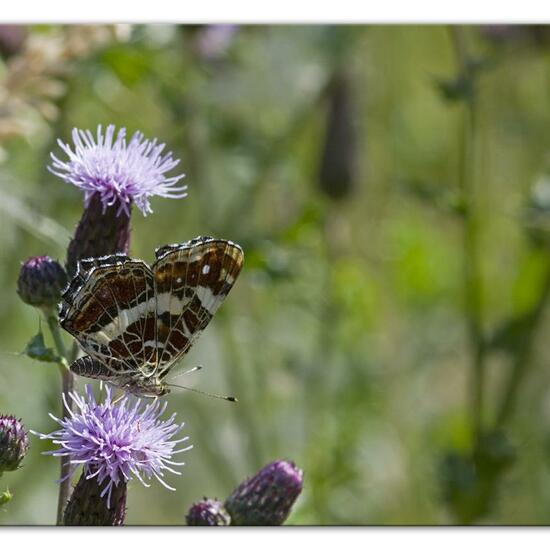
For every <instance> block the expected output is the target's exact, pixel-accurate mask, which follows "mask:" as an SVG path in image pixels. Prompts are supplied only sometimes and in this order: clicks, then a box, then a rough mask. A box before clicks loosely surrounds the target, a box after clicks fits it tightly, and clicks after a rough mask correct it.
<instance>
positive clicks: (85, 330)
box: [59, 237, 244, 397]
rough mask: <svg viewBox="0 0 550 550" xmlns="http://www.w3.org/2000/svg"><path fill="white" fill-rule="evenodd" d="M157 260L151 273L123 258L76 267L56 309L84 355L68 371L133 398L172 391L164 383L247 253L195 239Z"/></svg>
mask: <svg viewBox="0 0 550 550" xmlns="http://www.w3.org/2000/svg"><path fill="white" fill-rule="evenodd" d="M155 256H156V260H155V262H154V263H153V264H152V265H151V266H149V265H147V263H145V262H144V261H142V260H137V259H132V258H130V257H128V256H126V255H125V254H112V255H109V256H103V257H100V258H89V259H85V260H80V262H79V264H78V270H77V272H76V274H75V276H74V278H73V279H72V281H71V282H70V283H69V285H68V287H67V288H66V290H65V291H64V293H63V295H62V301H61V304H60V310H59V321H60V325H61V326H62V327H63V328H64V329H65V330H66V331H67V332H69V333H70V334H71V335H72V336H74V337H75V338H76V340H77V341H78V343H79V344H80V346H81V347H82V349H83V350H84V351H85V352H86V354H87V355H85V356H84V357H81V358H79V359H77V360H76V361H74V362H73V363H72V364H71V365H70V369H71V371H72V372H74V373H75V374H78V375H80V376H85V377H88V378H95V379H99V380H105V381H108V382H110V383H112V384H114V385H116V386H118V387H120V388H123V389H125V390H127V391H129V392H131V393H133V394H135V395H138V396H145V397H155V396H161V395H165V394H166V393H168V392H169V389H168V388H167V385H166V383H165V382H164V381H163V379H164V378H165V376H166V375H167V374H168V372H169V371H170V369H171V368H172V366H173V365H174V364H175V363H177V362H178V361H179V360H180V359H181V357H182V356H183V355H185V354H186V353H187V352H188V351H189V349H190V348H191V346H192V345H193V343H194V342H195V340H196V339H197V338H198V337H199V336H200V334H201V333H202V331H203V330H204V329H205V328H206V326H207V325H208V323H209V322H210V320H211V319H212V317H213V315H214V314H215V313H216V311H217V309H218V308H219V307H220V305H221V304H222V302H223V301H224V299H225V297H226V296H227V294H228V293H229V291H230V290H231V289H232V288H233V285H234V284H235V281H236V279H237V277H238V275H239V273H240V271H241V268H242V266H243V261H244V254H243V251H242V248H241V247H240V246H239V245H237V244H235V243H232V242H231V241H226V240H223V239H215V238H213V237H197V238H195V239H192V240H191V241H188V242H185V243H182V244H172V245H166V246H162V247H160V248H157V249H156V250H155Z"/></svg>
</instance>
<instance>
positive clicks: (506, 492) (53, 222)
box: [0, 25, 550, 524]
mask: <svg viewBox="0 0 550 550" xmlns="http://www.w3.org/2000/svg"><path fill="white" fill-rule="evenodd" d="M456 30H457V29H454V30H453V29H449V28H446V27H444V26H437V25H436V26H365V27H360V26H353V27H321V26H250V27H237V28H235V29H233V32H232V33H228V35H229V38H228V39H227V43H224V44H222V47H218V49H217V50H216V48H213V50H214V53H212V48H210V49H209V48H208V47H206V48H205V46H204V44H205V41H206V43H207V44H208V42H207V38H208V35H206V34H205V33H206V32H208V31H212V29H211V28H210V29H207V28H204V27H191V26H189V27H177V26H173V25H158V26H135V27H132V28H131V29H130V31H129V33H127V34H126V35H125V37H124V38H123V39H121V38H113V39H111V40H109V41H107V42H105V43H102V44H101V46H100V47H97V48H95V49H92V50H91V51H89V52H87V53H86V55H81V56H79V57H75V58H74V59H72V60H71V61H70V62H68V63H67V64H66V67H65V70H64V71H63V72H62V74H60V75H57V76H56V78H59V79H60V81H62V83H63V85H64V91H63V93H62V94H60V95H59V96H58V97H56V98H54V99H53V100H52V101H53V103H54V104H55V106H56V107H57V109H58V111H57V115H56V116H55V117H51V119H48V120H46V122H45V123H44V124H42V125H41V126H40V125H39V126H38V127H37V130H36V132H35V133H31V134H29V133H27V134H24V135H19V136H17V135H16V136H13V137H10V138H9V139H4V141H3V142H2V146H3V148H4V149H3V155H2V157H3V162H2V164H1V165H0V194H1V196H0V203H1V204H0V208H1V209H2V231H1V232H0V265H1V269H0V289H1V292H2V295H1V300H0V326H1V331H0V411H1V412H3V413H7V414H14V415H17V416H18V417H21V418H22V419H23V421H24V422H25V424H26V425H27V427H28V428H32V429H34V430H37V431H39V432H48V431H51V430H52V429H53V428H54V423H53V421H52V420H51V419H50V418H49V417H48V415H47V412H48V411H51V412H53V413H54V414H59V410H58V409H59V391H60V381H59V374H58V372H57V368H56V367H55V366H54V365H52V364H50V363H47V362H38V361H32V360H31V359H29V358H28V357H25V356H22V355H21V353H20V352H21V351H22V350H24V349H25V347H26V346H27V343H28V342H29V340H30V339H31V337H32V336H33V335H35V334H37V332H38V329H39V315H38V313H37V312H36V311H34V310H33V309H32V308H30V307H28V306H26V305H25V304H23V303H22V302H21V301H20V300H19V298H18V297H17V294H16V292H15V288H16V280H17V275H18V270H19V266H20V262H22V261H23V260H25V259H26V258H27V257H28V256H31V255H39V254H48V255H50V256H52V257H54V258H59V259H60V260H61V261H64V258H65V247H66V244H67V243H68V236H69V235H70V233H71V231H72V230H73V228H74V226H75V224H76V222H77V221H78V219H79V217H80V214H81V210H82V201H81V196H80V193H79V192H78V191H77V190H76V189H74V188H72V187H71V186H69V185H67V184H64V183H62V182H61V181H60V180H59V179H58V178H56V177H54V176H53V175H51V174H50V173H49V172H47V170H46V165H47V163H48V155H49V152H50V151H55V150H56V147H57V146H56V144H55V140H56V139H57V138H61V139H63V140H64V141H67V140H68V139H69V135H70V131H71V129H72V128H73V127H79V128H90V129H93V128H95V127H96V125H97V124H98V123H101V124H103V125H107V124H109V123H114V124H117V125H119V126H125V127H126V128H127V129H128V132H129V133H132V132H133V131H135V130H137V129H139V130H141V131H142V132H144V133H145V135H146V136H147V137H154V136H157V137H158V138H159V139H160V140H161V141H163V142H166V143H167V147H168V148H169V149H170V150H172V151H173V152H174V153H175V156H176V157H181V159H182V164H181V166H182V168H183V170H184V171H185V172H186V174H187V178H186V181H187V183H188V184H189V197H188V198H187V199H184V200H179V201H169V200H164V199H155V200H154V201H153V209H154V214H152V215H151V216H149V217H147V218H144V217H142V216H141V214H140V213H139V212H137V211H136V212H134V215H133V220H132V244H131V254H132V255H134V256H136V257H140V258H143V259H144V260H147V261H150V260H152V258H153V251H154V248H155V247H157V246H160V245H163V244H166V243H172V242H180V241H184V240H188V239H190V238H192V237H194V236H196V235H208V234H212V235H216V236H219V237H223V238H227V239H231V240H234V241H236V242H238V243H240V244H241V245H242V246H243V248H244V250H245V256H246V261H245V268H244V271H243V274H242V275H241V277H240V279H239V281H238V283H237V285H236V287H235V289H234V290H233V291H232V293H231V296H230V297H229V299H228V301H227V303H226V304H225V305H224V307H223V308H222V310H221V311H220V312H219V313H218V315H217V316H216V318H215V319H214V320H213V321H212V323H211V325H210V327H209V328H208V330H207V331H206V332H205V334H204V335H203V336H202V337H201V339H200V340H199V341H198V342H197V344H196V345H195V347H194V348H193V350H192V351H191V352H190V353H189V354H188V356H187V357H186V358H185V360H184V363H185V365H187V366H194V365H197V364H202V365H204V366H205V369H204V370H203V371H202V373H201V374H200V375H191V376H193V377H194V378H193V379H191V377H190V378H189V379H188V380H186V382H187V383H189V384H191V385H193V386H195V387H197V388H202V389H205V390H207V391H214V392H220V393H227V394H232V395H236V396H237V397H238V398H239V403H238V404H237V405H231V404H228V403H225V402H222V401H218V400H213V399H212V400H211V399H207V398H204V397H202V396H198V395H195V394H192V393H191V392H183V391H182V392H181V393H178V392H175V393H172V394H171V395H170V396H169V397H168V400H169V409H170V410H173V411H177V412H178V417H179V418H181V419H184V420H185V421H186V423H187V433H188V434H189V435H190V437H191V440H192V442H193V444H194V446H195V447H194V449H193V451H192V452H190V453H188V454H186V461H187V464H186V465H185V467H184V469H183V476H182V477H181V478H176V479H173V480H172V481H173V483H174V484H175V485H176V487H177V492H175V493H171V492H168V491H166V490H165V489H163V488H162V487H161V486H159V485H155V484H154V485H153V486H152V487H151V488H150V489H145V488H143V487H141V486H140V485H139V484H138V483H133V484H131V485H130V489H129V495H128V518H127V519H128V523H130V524H184V522H185V519H184V518H185V513H186V511H187V509H188V508H189V506H190V505H191V503H192V502H195V501H198V500H200V499H201V498H202V497H203V496H205V495H207V496H209V497H219V498H224V497H225V496H226V495H227V494H229V493H230V491H231V490H232V489H233V488H234V486H235V485H237V484H238V483H239V482H240V481H241V479H242V478H243V477H244V476H246V475H250V474H252V473H253V472H255V471H256V470H258V469H259V468H260V467H261V466H263V465H264V464H266V463H267V462H269V461H271V460H274V459H277V458H288V459H291V460H294V461H295V462H296V463H297V464H298V466H300V467H301V468H303V469H304V472H305V483H304V492H303V494H302V496H301V497H300V499H299V501H298V503H297V505H296V507H295V510H294V512H293V514H292V515H291V517H290V520H289V523H294V524H441V523H453V522H458V523H469V522H473V521H478V522H485V523H496V524H510V523H513V524H533V523H548V517H550V516H549V511H550V469H549V465H550V464H549V461H550V445H549V441H550V429H549V420H550V407H549V403H550V394H549V390H548V389H547V388H549V387H550V369H548V364H549V359H550V356H549V352H548V350H547V349H546V346H545V338H546V335H547V334H548V333H549V331H550V325H549V320H548V318H547V315H546V308H545V306H546V301H547V298H546V297H547V294H548V288H550V283H549V281H550V276H549V275H548V274H549V273H550V255H549V251H548V244H549V241H548V235H549V233H548V227H549V225H548V220H550V217H549V215H548V206H547V203H548V201H547V200H546V198H547V193H546V194H545V193H544V189H545V188H544V185H545V183H544V182H545V181H546V180H545V178H547V177H548V176H547V173H548V169H549V168H550V166H549V164H548V159H549V157H548V152H549V150H550V101H549V100H548V99H549V97H550V49H549V46H548V43H547V42H548V41H547V39H546V37H547V36H548V31H547V30H546V29H545V28H540V27H538V28H536V29H532V28H528V27H524V28H522V29H519V30H518V29H517V28H509V27H508V31H507V32H505V31H506V29H505V28H494V27H492V28H480V27H465V28H462V29H460V33H459V35H457V34H456V32H455V31H456ZM59 32H63V28H62V27H38V28H37V27H32V28H29V29H28V35H29V36H30V37H32V38H36V37H42V38H43V39H44V37H45V38H46V39H47V37H48V35H49V33H50V34H51V33H59ZM213 36H215V35H213ZM457 36H458V37H459V38H460V40H459V41H458V42H457V40H456V39H457ZM222 42H223V41H222ZM463 48H464V49H463ZM0 51H1V48H0ZM465 52H466V55H467V59H466V60H464V59H462V61H463V63H462V64H461V59H460V56H461V55H462V54H464V53H465ZM15 55H17V54H15ZM13 59H14V57H13V56H12V54H10V57H9V58H6V59H5V61H4V65H3V66H2V70H0V81H1V79H2V75H3V74H5V73H6V71H7V70H8V67H9V64H10V63H11V62H12V60H13ZM342 75H344V76H342ZM336 77H337V78H338V79H342V78H344V79H345V82H346V85H345V87H344V88H345V91H342V87H340V88H339V90H340V91H339V95H338V97H336V98H335V95H334V94H333V91H334V82H335V78H336ZM337 81H338V82H340V81H341V80H337ZM335 101H336V102H340V103H338V104H337V105H336V106H335ZM469 110H470V111H469ZM474 110H475V120H474V125H473V128H470V129H471V130H472V131H471V132H470V133H468V132H467V127H466V126H465V125H467V124H468V120H469V118H468V116H469V115H468V113H469V112H470V114H471V113H472V112H474ZM342 113H344V115H342ZM331 116H332V117H338V116H343V117H344V119H345V120H342V119H339V120H334V119H333V120H332V121H331V120H330V117H331ZM327 128H333V129H334V128H335V129H336V130H334V131H337V132H339V133H338V135H339V136H343V137H340V138H339V139H336V140H335V139H333V140H332V141H331V142H330V143H331V144H333V145H331V147H329V148H327V147H326V143H327V140H328V139H329V138H327V136H326V129H327ZM465 146H466V148H467V149H468V151H469V153H468V151H466V153H468V154H465V150H464V148H465ZM338 147H342V149H341V151H336V152H334V149H338ZM350 151H351V153H350ZM472 152H473V153H475V154H473V153H472ZM331 154H333V155H334V157H333V158H332V159H331V158H327V155H331ZM342 158H345V159H346V162H348V163H353V164H354V166H353V167H351V166H348V165H345V166H343V167H342V163H341V162H340V161H341V159H342ZM322 166H325V167H328V168H326V169H325V170H324V171H323V170H322V168H321V167H322ZM348 169H349V170H348ZM339 170H342V182H341V183H342V185H343V187H342V188H337V189H336V190H335V187H334V186H336V187H337V186H338V185H339V181H338V173H339V172H338V171H339ZM464 173H465V174H466V176H465V177H467V178H469V179H468V185H467V187H466V189H464V188H463V187H461V178H462V175H461V174H464ZM323 174H324V175H323ZM327 174H328V175H327ZM335 174H336V175H335ZM323 178H324V179H323ZM541 182H542V183H541ZM546 185H547V184H546ZM468 220H470V221H471V220H473V222H475V223H473V225H471V226H468V223H469V222H468ZM467 227H470V229H472V231H473V233H472V234H474V236H475V239H473V240H472V241H468V240H466V241H465V239H464V235H465V231H468V230H467ZM468 243H469V244H468ZM472 246H473V247H474V248H475V250H473V251H472V250H470V252H474V253H475V254H474V257H476V258H477V259H478V268H479V269H478V271H477V272H476V274H475V280H474V283H473V284H475V285H477V288H478V289H479V290H480V294H479V296H478V297H479V304H478V305H479V308H480V312H481V314H480V323H479V326H478V334H477V337H478V344H480V349H481V354H482V366H483V373H484V386H483V402H482V405H481V410H480V411H478V413H476V412H473V413H472V393H473V392H475V389H472V353H473V352H472V336H471V334H470V332H469V328H468V327H469V326H470V325H469V321H468V319H469V316H470V315H471V313H472V312H471V311H470V310H469V309H468V305H467V300H466V299H465V294H466V293H467V287H468V284H471V283H472V280H473V279H470V283H468V281H467V280H466V281H465V262H468V258H469V257H470V256H468V251H467V250H466V251H465V248H468V247H472ZM470 320H471V319H470ZM475 337H476V336H475V335H474V338H475ZM67 341H68V338H67ZM51 344H52V343H51V342H50V341H48V336H47V335H46V342H45V343H44V345H43V346H42V347H44V346H46V347H49V346H51ZM474 379H475V378H474ZM84 382H85V381H84V380H79V381H78V384H79V386H80V387H82V385H83V384H84ZM511 388H512V389H511ZM510 392H511V393H512V396H511V397H510V401H509V403H508V401H507V398H506V396H507V395H508V394H510ZM474 411H475V407H474ZM472 414H473V415H474V416H475V415H476V414H477V415H478V419H477V420H478V421H479V422H480V426H481V431H479V432H476V430H475V429H474V424H475V422H474V421H473V420H472ZM49 448H50V443H49V442H45V441H40V440H38V439H37V438H36V437H31V449H30V452H29V455H28V456H27V458H26V459H25V461H24V466H23V468H22V469H21V470H19V471H18V472H15V473H13V474H11V475H9V476H8V475H6V476H4V477H3V478H2V480H1V483H2V484H3V485H0V491H2V490H4V489H5V487H4V485H5V486H6V487H7V486H9V489H10V491H11V492H12V493H13V499H12V500H11V502H9V503H8V504H6V505H5V506H3V507H2V510H0V523H2V524H51V523H54V522H55V502H56V498H57V485H56V484H55V482H54V481H55V479H57V477H58V469H59V464H58V462H57V461H56V460H54V459H53V458H50V457H46V456H43V455H41V452H42V451H44V450H47V449H49Z"/></svg>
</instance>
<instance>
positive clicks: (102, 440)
mask: <svg viewBox="0 0 550 550" xmlns="http://www.w3.org/2000/svg"><path fill="white" fill-rule="evenodd" d="M69 396H70V399H72V401H73V403H74V405H75V409H76V411H75V412H71V414H70V417H69V418H64V419H63V420H60V419H58V418H56V417H55V416H53V415H51V414H50V416H51V417H52V418H53V419H54V420H55V421H56V422H58V423H59V424H60V426H61V428H60V429H59V430H56V431H55V432H52V433H50V434H40V433H36V432H33V433H35V435H38V436H39V437H40V438H41V439H52V440H53V442H54V443H56V444H57V445H59V446H60V448H59V449H56V450H54V451H48V452H47V453H45V454H51V455H53V456H67V455H69V456H70V457H71V463H72V464H76V465H78V464H83V465H84V472H83V473H84V474H85V476H86V479H92V478H96V479H97V483H98V485H100V486H102V487H103V490H102V491H101V493H100V496H101V497H102V498H103V497H105V495H107V507H108V508H109V507H110V500H111V492H112V490H113V487H117V486H118V485H119V484H120V483H126V482H128V481H130V480H131V479H133V478H134V477H135V478H137V479H138V480H139V481H140V482H141V483H142V484H143V485H145V486H146V487H149V485H148V483H147V482H146V481H145V480H150V479H151V478H153V477H154V478H156V479H157V480H158V481H159V482H160V483H161V484H162V485H164V486H165V487H166V488H167V489H170V490H172V491H173V490H175V489H174V488H173V487H170V486H169V485H168V484H167V483H166V482H165V481H164V479H163V477H164V473H165V472H164V471H165V470H166V471H168V472H171V473H173V474H176V475H181V473H180V472H178V471H176V470H174V469H173V468H172V467H171V466H182V465H183V463H182V462H173V461H172V460H171V458H172V456H173V455H175V454H178V453H181V452H184V451H187V450H189V449H191V447H192V446H188V447H184V448H182V449H178V450H175V448H176V445H177V444H178V443H182V442H184V441H187V439H188V437H184V438H182V439H178V440H173V439H172V437H173V436H174V435H176V434H177V433H178V432H180V431H181V429H182V428H183V424H177V423H175V422H174V419H175V414H174V415H172V416H171V417H170V418H168V419H167V420H160V416H161V415H162V414H163V413H164V411H165V409H166V403H165V404H164V405H161V404H160V402H159V401H154V402H152V403H149V404H147V405H145V406H144V405H143V404H142V402H141V400H139V399H136V400H135V401H134V400H133V399H131V398H130V397H128V396H126V397H124V398H123V399H122V400H120V401H118V402H114V401H113V398H112V391H111V389H110V388H109V387H106V396H105V399H104V401H103V402H101V403H99V402H97V401H96V399H95V397H94V395H93V392H92V388H91V386H89V385H88V386H86V393H85V395H84V396H81V395H78V394H77V393H69ZM64 399H65V396H64ZM66 405H67V404H66ZM67 410H70V408H69V407H68V406H67Z"/></svg>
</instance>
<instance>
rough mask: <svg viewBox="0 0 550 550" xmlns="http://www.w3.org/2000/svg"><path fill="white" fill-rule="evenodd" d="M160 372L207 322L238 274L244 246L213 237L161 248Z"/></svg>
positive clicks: (157, 267) (157, 277) (156, 271)
mask: <svg viewBox="0 0 550 550" xmlns="http://www.w3.org/2000/svg"><path fill="white" fill-rule="evenodd" d="M156 255H157V261H156V262H155V263H154V264H153V266H152V271H153V275H154V281H155V293H156V296H157V346H158V358H159V362H158V367H159V373H160V374H162V372H163V371H167V370H168V369H169V368H170V366H171V365H172V364H173V363H174V362H176V361H177V360H178V359H179V358H180V357H181V356H182V355H184V354H185V353H187V351H188V350H189V348H190V347H191V346H192V344H193V342H194V341H195V340H196V339H197V338H198V336H199V335H200V334H201V332H202V331H203V330H204V329H205V328H206V326H207V325H208V323H209V322H210V319H212V316H213V315H214V313H215V312H216V310H217V309H218V308H219V307H220V305H221V304H222V302H223V301H224V299H225V297H226V296H227V294H228V293H229V291H230V290H231V288H232V287H233V284H234V283H235V280H236V279H237V276H238V275H239V273H240V271H241V268H242V265H243V261H244V255H243V251H242V249H241V247H240V246H238V245H236V244H234V243H232V242H231V241H226V240H221V239H214V238H212V237H197V238H196V239H193V240H192V241H189V242H186V243H183V244H178V245H168V246H164V247H162V248H159V249H157V250H156Z"/></svg>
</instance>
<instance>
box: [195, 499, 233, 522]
mask: <svg viewBox="0 0 550 550" xmlns="http://www.w3.org/2000/svg"><path fill="white" fill-rule="evenodd" d="M185 519H186V520H187V525H204V526H211V527H214V526H222V525H229V524H230V523H231V518H230V517H229V514H228V513H227V511H226V510H225V508H224V507H223V504H222V503H221V502H220V501H219V500H217V499H211V498H206V497H204V500H201V501H200V502H196V503H195V504H193V506H191V508H189V511H188V512H187V516H186V517H185Z"/></svg>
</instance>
